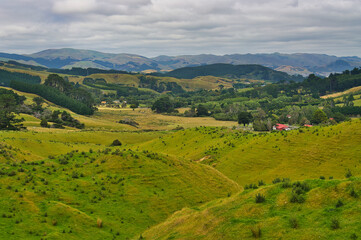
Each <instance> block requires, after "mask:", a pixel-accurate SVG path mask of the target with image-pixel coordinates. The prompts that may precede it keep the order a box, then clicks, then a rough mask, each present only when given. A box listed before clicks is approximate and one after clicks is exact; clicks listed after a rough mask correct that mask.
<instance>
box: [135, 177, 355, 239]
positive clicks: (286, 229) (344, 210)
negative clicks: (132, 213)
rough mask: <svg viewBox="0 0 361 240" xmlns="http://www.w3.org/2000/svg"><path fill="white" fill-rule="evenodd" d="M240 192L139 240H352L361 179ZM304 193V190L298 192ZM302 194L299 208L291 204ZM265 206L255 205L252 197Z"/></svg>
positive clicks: (194, 210) (177, 216) (179, 215)
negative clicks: (302, 200) (293, 197)
mask: <svg viewBox="0 0 361 240" xmlns="http://www.w3.org/2000/svg"><path fill="white" fill-rule="evenodd" d="M298 185H300V186H301V187H296V186H295V185H293V186H292V183H289V185H288V186H287V184H284V183H278V184H275V185H270V186H265V187H261V188H259V189H257V190H246V191H244V192H242V193H240V194H236V195H234V196H232V197H230V198H227V199H221V200H216V201H213V202H211V203H207V204H204V205H202V206H201V207H198V208H191V209H190V208H186V209H183V210H181V211H179V212H177V213H175V214H174V215H172V217H170V218H168V219H167V220H166V221H165V222H163V223H161V224H159V225H157V226H155V227H153V228H151V229H149V230H147V231H146V232H144V233H143V234H142V236H143V238H144V239H157V240H160V239H255V238H260V239H305V240H306V239H307V240H311V239H358V238H359V237H360V236H361V235H360V232H361V219H360V214H361V211H360V207H361V201H360V200H359V195H360V194H361V179H360V178H354V179H350V180H308V181H305V182H302V183H300V184H298ZM302 188H304V189H305V190H302ZM295 192H302V193H300V195H299V196H302V198H303V199H304V202H300V203H294V202H292V200H291V199H292V196H293V195H295V194H296V193H295ZM257 194H260V195H262V196H264V197H265V201H264V202H261V203H256V195H257Z"/></svg>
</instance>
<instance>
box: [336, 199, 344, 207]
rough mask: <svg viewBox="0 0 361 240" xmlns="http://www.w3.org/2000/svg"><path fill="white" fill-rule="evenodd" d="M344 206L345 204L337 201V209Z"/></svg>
mask: <svg viewBox="0 0 361 240" xmlns="http://www.w3.org/2000/svg"><path fill="white" fill-rule="evenodd" d="M343 205H344V204H343V202H342V201H341V200H340V199H339V200H338V201H337V203H336V205H335V206H336V207H337V208H339V207H342V206H343Z"/></svg>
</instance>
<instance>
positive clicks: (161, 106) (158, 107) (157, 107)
mask: <svg viewBox="0 0 361 240" xmlns="http://www.w3.org/2000/svg"><path fill="white" fill-rule="evenodd" d="M152 110H153V111H156V112H157V113H163V112H167V113H171V112H173V111H174V103H173V102H172V101H171V99H170V98H169V97H168V96H165V97H161V98H159V99H158V100H157V101H155V102H154V104H153V106H152Z"/></svg>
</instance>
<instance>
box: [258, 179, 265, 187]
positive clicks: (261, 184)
mask: <svg viewBox="0 0 361 240" xmlns="http://www.w3.org/2000/svg"><path fill="white" fill-rule="evenodd" d="M263 185H266V184H265V183H264V182H263V180H260V181H258V186H263Z"/></svg>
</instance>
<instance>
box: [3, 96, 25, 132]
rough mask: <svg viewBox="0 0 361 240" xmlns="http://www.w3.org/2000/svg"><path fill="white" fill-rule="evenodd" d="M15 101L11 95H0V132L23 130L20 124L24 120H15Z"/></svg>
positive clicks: (16, 112)
mask: <svg viewBox="0 0 361 240" xmlns="http://www.w3.org/2000/svg"><path fill="white" fill-rule="evenodd" d="M18 113H19V112H18V109H17V101H16V99H15V97H14V96H13V95H11V94H1V95H0V130H20V129H21V128H24V127H23V125H22V124H20V123H21V122H23V121H24V119H23V118H22V119H17V118H16V116H15V114H18Z"/></svg>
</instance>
